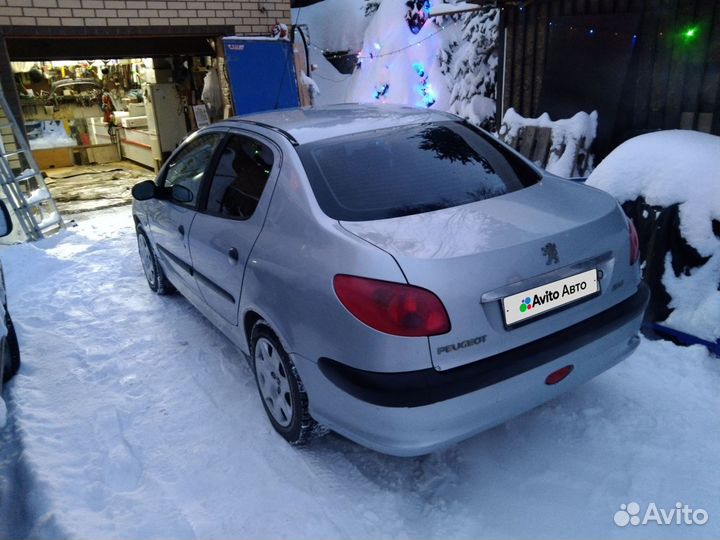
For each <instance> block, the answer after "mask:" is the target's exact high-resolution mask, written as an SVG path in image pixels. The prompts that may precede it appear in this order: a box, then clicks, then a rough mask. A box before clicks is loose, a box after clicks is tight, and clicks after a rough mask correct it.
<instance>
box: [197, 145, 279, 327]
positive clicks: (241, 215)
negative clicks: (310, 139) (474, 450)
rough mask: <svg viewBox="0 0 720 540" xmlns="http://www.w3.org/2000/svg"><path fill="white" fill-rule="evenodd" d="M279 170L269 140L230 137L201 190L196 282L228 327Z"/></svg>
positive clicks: (235, 319) (234, 315)
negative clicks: (201, 206)
mask: <svg viewBox="0 0 720 540" xmlns="http://www.w3.org/2000/svg"><path fill="white" fill-rule="evenodd" d="M279 168H280V154H279V150H278V149H277V148H276V147H275V146H274V145H273V144H272V143H271V142H269V141H267V140H265V139H263V138H261V137H259V136H253V135H250V134H246V133H242V134H241V133H232V134H230V135H229V136H228V139H227V141H226V142H225V143H224V146H223V147H222V149H221V151H220V156H219V158H218V160H217V167H216V168H215V170H214V171H213V173H212V174H211V175H209V177H208V179H207V182H206V185H205V186H204V187H203V198H204V201H203V210H202V211H201V212H199V213H198V215H197V216H196V217H195V220H194V222H193V224H192V229H191V231H190V253H191V255H192V259H193V267H194V273H195V279H196V282H197V285H198V288H199V290H200V293H201V294H202V296H203V298H204V299H205V301H206V302H207V304H208V305H209V306H210V307H211V308H212V309H213V310H215V311H216V312H217V313H218V314H219V315H220V316H221V317H222V318H223V319H225V320H226V321H227V322H229V323H231V324H237V323H238V304H239V301H240V291H241V289H242V281H243V275H244V272H245V265H246V263H247V260H248V256H249V254H250V251H251V250H252V247H253V245H254V244H255V240H256V239H257V237H258V235H259V234H260V231H261V230H262V226H263V222H264V221H265V214H266V211H267V205H268V203H269V199H270V194H271V192H272V185H274V181H275V178H276V177H277V174H278V170H279Z"/></svg>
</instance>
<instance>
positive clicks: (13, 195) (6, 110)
mask: <svg viewBox="0 0 720 540" xmlns="http://www.w3.org/2000/svg"><path fill="white" fill-rule="evenodd" d="M0 186H1V187H2V194H3V196H4V199H5V200H6V201H7V204H8V206H9V207H10V213H11V214H12V217H13V222H14V223H15V224H18V225H19V226H20V231H18V232H20V233H22V234H24V238H18V235H17V234H15V235H14V237H15V238H18V240H19V241H24V240H40V239H41V238H45V237H47V236H49V235H51V234H53V233H54V232H57V231H59V230H60V229H62V228H63V227H64V223H63V220H62V217H61V216H60V212H58V209H57V206H55V201H54V200H53V198H52V195H51V194H50V191H49V190H48V188H47V186H46V185H45V180H44V179H43V176H42V173H41V172H40V169H39V168H38V166H37V163H36V162H35V158H34V157H33V155H32V151H31V149H30V145H29V144H28V142H27V139H25V134H24V133H23V131H22V130H21V129H20V125H19V124H18V122H17V120H16V119H15V117H14V116H13V114H12V112H11V111H10V107H9V106H8V102H7V99H5V94H4V93H3V92H2V88H0Z"/></svg>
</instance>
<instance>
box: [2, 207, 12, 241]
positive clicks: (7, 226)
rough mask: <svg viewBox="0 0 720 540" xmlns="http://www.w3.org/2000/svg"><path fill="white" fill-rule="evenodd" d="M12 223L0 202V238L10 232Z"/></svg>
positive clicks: (5, 208)
mask: <svg viewBox="0 0 720 540" xmlns="http://www.w3.org/2000/svg"><path fill="white" fill-rule="evenodd" d="M12 229H13V222H12V218H11V217H10V213H9V212H8V209H7V206H5V202H4V201H0V237H2V236H7V235H8V234H10V233H11V232H12Z"/></svg>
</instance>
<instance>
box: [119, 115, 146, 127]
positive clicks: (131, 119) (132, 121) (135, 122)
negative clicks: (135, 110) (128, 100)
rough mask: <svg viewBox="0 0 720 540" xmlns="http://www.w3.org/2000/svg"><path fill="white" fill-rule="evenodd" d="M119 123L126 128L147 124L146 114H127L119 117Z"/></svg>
mask: <svg viewBox="0 0 720 540" xmlns="http://www.w3.org/2000/svg"><path fill="white" fill-rule="evenodd" d="M120 123H121V124H122V127H126V128H139V127H146V126H147V125H148V121H147V116H128V117H127V118H121V119H120Z"/></svg>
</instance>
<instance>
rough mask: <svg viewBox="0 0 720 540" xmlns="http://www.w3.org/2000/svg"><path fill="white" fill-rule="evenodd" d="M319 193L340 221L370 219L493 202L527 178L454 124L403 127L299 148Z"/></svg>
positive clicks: (326, 209)
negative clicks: (483, 201)
mask: <svg viewBox="0 0 720 540" xmlns="http://www.w3.org/2000/svg"><path fill="white" fill-rule="evenodd" d="M297 151H298V154H299V155H300V159H301V161H302V162H303V165H304V166H305V170H306V171H307V174H308V177H309V179H310V184H311V185H312V189H313V192H314V193H315V197H316V198H317V200H318V203H319V204H320V206H321V208H322V209H323V211H324V212H325V213H326V214H327V215H328V216H330V217H331V218H333V219H338V220H344V221H370V220H376V219H385V218H392V217H398V216H405V215H410V214H419V213H422V212H429V211H431V210H439V209H441V208H449V207H452V206H458V205H461V204H467V203H471V202H476V201H482V200H485V199H490V198H493V197H497V196H500V195H504V194H505V193H510V192H513V191H517V190H519V189H522V188H523V187H526V186H528V185H531V184H534V183H536V182H537V176H536V175H534V174H533V175H528V177H527V178H520V177H519V176H518V173H517V172H516V171H515V169H514V168H513V167H512V166H511V164H510V163H509V162H508V160H507V158H506V157H505V156H504V155H503V154H501V153H500V152H499V151H498V150H497V148H495V147H494V146H493V145H492V144H490V143H489V142H488V141H487V140H486V139H485V137H484V136H483V135H481V134H480V133H478V132H476V131H474V130H472V129H471V128H469V127H468V126H466V125H464V124H462V123H459V122H455V121H447V122H435V123H428V124H420V125H412V126H401V127H397V128H391V129H383V130H377V131H372V132H364V133H359V134H355V135H350V136H345V137H337V138H333V139H327V140H324V141H317V142H314V143H310V144H306V145H301V146H300V147H298V148H297Z"/></svg>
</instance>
